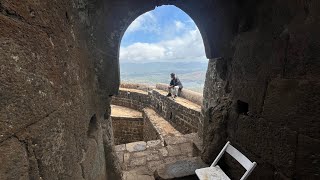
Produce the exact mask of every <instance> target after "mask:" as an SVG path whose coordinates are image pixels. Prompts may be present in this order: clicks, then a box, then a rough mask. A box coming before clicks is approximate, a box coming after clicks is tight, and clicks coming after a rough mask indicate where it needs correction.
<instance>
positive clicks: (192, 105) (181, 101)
mask: <svg viewBox="0 0 320 180" xmlns="http://www.w3.org/2000/svg"><path fill="white" fill-rule="evenodd" d="M155 92H156V93H159V94H160V95H162V96H166V95H167V94H168V93H167V92H166V91H163V90H159V89H153V90H152V93H155ZM166 98H168V97H166ZM172 101H173V103H177V104H179V105H181V106H184V107H186V108H188V109H192V110H194V111H198V112H201V105H198V104H196V103H194V102H191V101H189V100H188V99H184V98H182V97H177V98H175V99H174V100H172Z"/></svg>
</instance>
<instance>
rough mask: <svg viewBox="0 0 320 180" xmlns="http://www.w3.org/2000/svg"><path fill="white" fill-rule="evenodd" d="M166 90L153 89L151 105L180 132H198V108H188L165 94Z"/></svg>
mask: <svg viewBox="0 0 320 180" xmlns="http://www.w3.org/2000/svg"><path fill="white" fill-rule="evenodd" d="M165 95H166V92H163V91H162V92H161V91H158V90H153V91H152V92H151V93H150V96H151V107H152V108H153V109H154V110H155V111H156V112H157V113H159V115H161V116H162V117H164V118H165V119H166V120H167V121H168V122H170V124H172V125H173V127H174V128H176V129H177V130H178V131H180V132H181V133H182V134H188V133H192V132H198V128H199V127H202V126H201V124H200V122H201V114H200V106H199V109H194V108H189V107H187V106H184V105H181V104H180V103H177V102H175V101H173V100H172V99H170V98H168V97H166V96H165Z"/></svg>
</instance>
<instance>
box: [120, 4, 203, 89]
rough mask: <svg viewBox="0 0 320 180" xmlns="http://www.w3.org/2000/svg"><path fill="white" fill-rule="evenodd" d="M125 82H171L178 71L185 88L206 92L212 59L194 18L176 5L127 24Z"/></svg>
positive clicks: (123, 63) (123, 64)
mask: <svg viewBox="0 0 320 180" xmlns="http://www.w3.org/2000/svg"><path fill="white" fill-rule="evenodd" d="M119 63H120V79H121V82H122V83H123V82H125V83H139V84H140V83H142V84H148V85H155V84H157V83H165V84H168V83H169V82H170V74H171V73H175V74H176V75H177V76H178V78H179V79H180V80H181V81H182V84H183V86H184V88H186V89H191V90H193V91H196V92H199V93H202V91H203V87H204V81H205V74H206V69H207V63H208V59H207V58H206V55H205V47H204V41H203V38H202V35H201V33H200V30H199V28H198V26H197V25H196V23H195V22H194V21H193V19H192V18H191V17H190V16H189V15H188V14H187V13H185V12H184V11H183V10H181V9H179V8H178V7H176V6H174V5H164V6H160V7H157V8H155V9H154V10H151V11H148V12H146V13H144V14H142V15H140V16H139V17H137V18H136V19H135V20H133V21H132V23H131V24H130V25H129V26H128V27H127V29H126V31H125V32H124V33H123V36H122V38H121V45H120V48H119Z"/></svg>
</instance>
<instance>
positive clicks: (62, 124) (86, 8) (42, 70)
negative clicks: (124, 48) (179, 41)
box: [0, 0, 320, 180]
mask: <svg viewBox="0 0 320 180" xmlns="http://www.w3.org/2000/svg"><path fill="white" fill-rule="evenodd" d="M165 4H171V5H175V6H177V7H179V8H181V9H182V10H183V11H185V12H186V13H187V14H188V15H189V16H190V17H191V18H192V19H193V20H194V21H195V22H196V24H197V26H198V28H199V31H200V32H201V35H202V38H203V42H204V46H205V51H206V56H207V58H208V59H210V62H209V70H208V72H207V75H206V76H207V77H206V83H205V89H204V97H203V101H204V103H203V104H204V106H203V109H202V115H203V117H205V118H204V120H203V121H202V119H201V117H200V110H198V111H197V113H194V111H193V110H186V111H183V110H180V112H182V113H181V114H179V115H175V114H172V117H175V118H173V119H172V120H171V121H172V123H173V124H174V121H177V123H175V124H176V126H175V127H183V129H184V130H185V129H188V130H186V131H185V132H186V133H189V132H196V131H198V130H199V134H200V135H201V137H203V139H204V143H203V146H204V148H203V149H204V152H203V159H205V160H206V161H207V162H209V161H213V159H214V158H215V157H216V155H217V154H216V153H217V152H218V151H219V149H220V148H221V146H223V144H225V142H226V141H227V140H231V141H232V143H233V144H234V145H235V146H237V148H238V149H239V150H240V151H241V152H244V153H245V154H246V155H247V156H249V157H250V159H252V160H255V161H257V162H258V167H257V169H256V170H255V171H254V172H253V174H252V175H251V178H252V179H261V178H262V177H261V176H259V175H261V174H265V175H270V174H273V175H274V176H273V178H275V179H276V178H278V179H319V173H318V169H319V164H318V163H317V162H318V161H317V157H319V151H318V149H319V143H318V142H319V131H318V129H319V108H318V107H319V102H320V100H319V96H320V95H319V90H318V89H319V88H318V87H319V78H320V70H319V68H320V58H319V57H320V55H319V52H320V46H319V42H320V36H319V32H320V25H319V24H320V23H319V13H320V10H319V9H320V6H319V1H318V0H308V1H299V0H277V1H268V0H262V1H249V0H242V1H237V0H230V1H224V0H199V1H191V0H190V1H187V0H186V1H168V0H139V1H129V0H122V1H119V0H108V1H103V0H96V1H87V0H73V1H63V0H55V1H49V0H42V1H25V2H23V3H22V2H21V1H10V0H2V1H1V2H0V27H1V31H0V64H1V65H0V74H1V76H0V84H1V86H0V94H1V96H0V97H1V98H0V147H1V149H5V150H4V151H3V150H1V151H0V153H1V154H0V157H1V158H9V157H10V159H11V157H21V158H19V159H17V161H15V160H16V159H15V158H13V160H14V161H12V160H8V161H6V162H5V163H8V167H4V169H5V171H6V173H9V174H10V173H11V174H12V177H13V178H15V179H16V176H15V175H18V174H22V177H26V179H40V177H41V178H42V179H84V178H86V179H88V178H93V177H94V178H96V179H100V178H101V179H115V180H116V179H120V175H121V174H120V172H119V167H118V164H117V158H116V157H117V155H116V154H115V152H114V147H113V146H112V145H113V133H112V124H111V119H110V118H109V116H110V112H109V111H110V107H109V105H110V100H111V99H110V96H112V95H115V94H117V92H118V87H119V84H120V81H119V74H120V73H119V59H118V58H119V47H120V43H121V38H122V36H123V34H124V32H125V30H126V29H127V27H128V26H129V25H130V24H131V22H132V21H133V20H134V19H136V18H137V17H138V16H139V15H141V14H143V13H145V12H148V11H150V10H152V9H154V8H155V7H156V6H160V5H165ZM143 92H144V95H141V94H142V93H139V94H138V93H137V94H136V96H137V98H138V99H136V100H137V101H135V102H133V103H131V102H130V101H127V100H124V99H122V100H123V102H122V103H124V104H125V103H127V104H128V105H133V106H134V107H136V108H137V109H140V110H141V109H143V108H144V107H145V104H146V103H148V102H149V103H152V102H153V107H154V109H156V110H157V112H159V114H160V115H161V116H163V117H165V118H166V119H168V120H170V116H171V112H170V110H171V109H173V108H178V109H183V107H180V106H179V105H177V104H178V103H177V104H174V103H173V105H172V106H171V105H169V103H172V101H169V99H168V100H167V104H165V105H163V104H161V103H160V102H163V101H158V99H159V97H162V96H160V95H159V94H161V93H159V92H153V93H154V94H155V97H156V98H154V99H150V98H148V97H149V96H148V94H147V93H146V92H145V91H143ZM134 93H136V92H132V93H130V94H128V93H127V94H123V95H124V96H130V95H133V94H134ZM157 93H158V94H157ZM120 94H121V92H120ZM139 98H140V99H143V101H145V103H139ZM157 98H158V99H157ZM151 101H152V102H151ZM230 102H231V105H230V104H229V103H230ZM191 109H192V108H191ZM210 109H211V110H210ZM106 111H107V112H106ZM175 111H177V110H175ZM219 111H220V113H218V112H219ZM210 112H217V114H215V113H210ZM186 113H191V114H194V117H195V118H189V119H188V117H190V116H187V117H184V116H183V114H186ZM210 114H211V115H210ZM206 115H210V116H206ZM214 122H217V124H216V123H214ZM199 127H200V128H199ZM183 129H182V130H183ZM13 139H17V140H18V141H19V142H17V141H16V140H13ZM93 140H94V141H95V143H96V144H94V143H93ZM278 140H279V141H278ZM19 144H20V145H19ZM310 144H312V145H313V146H312V148H310ZM91 146H92V147H91ZM11 147H15V148H14V151H11V152H7V150H6V149H7V148H8V149H12V148H11ZM270 147H276V148H274V149H271V148H270ZM102 149H103V150H102ZM264 149H266V152H267V153H265V152H264ZM25 152H26V153H25ZM88 152H92V153H93V156H89V155H87V153H88ZM90 158H92V159H90ZM97 158H98V160H97ZM302 159H306V162H308V163H305V164H304V161H303V160H302ZM103 161H105V163H103ZM124 161H125V158H124ZM1 163H3V162H1ZM82 163H85V164H91V165H92V166H89V165H88V166H85V165H82ZM299 163H300V164H299ZM102 164H105V171H103V172H102V170H101V171H100V169H96V170H91V169H87V168H90V167H97V166H100V165H102ZM226 164H230V163H228V159H227V160H226ZM301 164H303V166H302V165H301ZM25 165H26V166H29V167H28V175H27V174H26V172H25V169H26V168H25ZM315 166H316V167H315ZM13 167H21V169H19V170H17V172H13V171H10V169H11V170H12V169H13ZM6 168H8V169H9V168H10V169H9V171H7V170H6ZM2 170H3V168H1V170H0V172H1V175H0V177H1V178H2V177H3V176H6V173H5V172H3V171H2ZM16 173H17V174H16ZM235 174H236V172H235ZM10 176H11V175H10ZM28 176H29V177H28ZM268 177H270V176H268Z"/></svg>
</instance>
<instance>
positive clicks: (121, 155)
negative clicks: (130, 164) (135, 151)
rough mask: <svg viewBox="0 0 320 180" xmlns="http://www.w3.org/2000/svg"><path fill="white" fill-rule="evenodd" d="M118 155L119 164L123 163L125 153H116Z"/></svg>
mask: <svg viewBox="0 0 320 180" xmlns="http://www.w3.org/2000/svg"><path fill="white" fill-rule="evenodd" d="M116 154H117V157H118V159H119V162H120V163H123V155H124V153H123V152H116Z"/></svg>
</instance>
